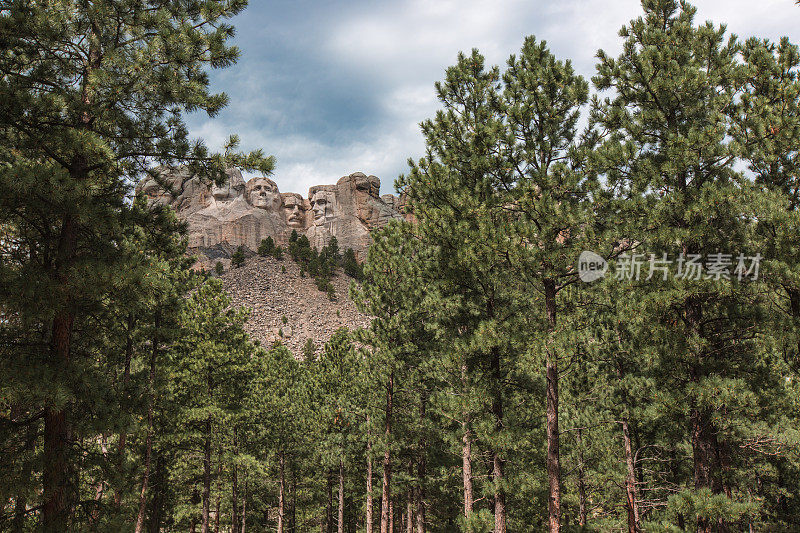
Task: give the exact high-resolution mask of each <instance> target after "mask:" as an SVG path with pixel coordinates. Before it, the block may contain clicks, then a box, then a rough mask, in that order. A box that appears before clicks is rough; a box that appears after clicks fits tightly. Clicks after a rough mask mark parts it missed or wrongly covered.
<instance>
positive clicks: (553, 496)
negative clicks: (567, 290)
mask: <svg viewBox="0 0 800 533" xmlns="http://www.w3.org/2000/svg"><path fill="white" fill-rule="evenodd" d="M544 298H545V311H546V313H547V323H548V330H549V332H550V333H552V332H554V331H555V328H556V286H555V282H554V281H553V280H545V281H544ZM546 376H547V481H548V485H549V489H550V500H549V505H548V526H549V528H548V530H549V531H550V533H559V532H560V531H561V460H560V457H559V439H560V435H559V429H558V356H557V355H556V354H554V353H552V352H551V349H550V347H549V346H548V347H547V362H546Z"/></svg>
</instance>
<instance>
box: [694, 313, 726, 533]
mask: <svg viewBox="0 0 800 533" xmlns="http://www.w3.org/2000/svg"><path fill="white" fill-rule="evenodd" d="M685 316H686V323H687V325H688V326H689V329H690V330H691V331H692V332H694V333H696V334H698V335H700V334H701V331H700V323H701V320H702V308H701V305H700V303H699V302H697V301H695V300H694V299H690V300H689V301H687V303H686V315H685ZM702 367H703V354H702V353H698V354H695V360H694V364H693V366H692V368H691V370H690V379H691V381H692V383H694V384H698V383H700V381H701V379H702V377H703V368H702ZM690 419H691V428H692V458H693V465H694V488H695V490H700V489H704V488H707V489H710V490H711V492H712V493H714V494H717V493H720V492H722V486H721V483H720V482H719V478H718V476H717V473H718V468H717V467H718V465H717V464H716V458H717V456H718V454H717V442H716V436H715V433H716V428H715V427H714V423H713V421H712V419H711V413H710V412H709V411H708V409H706V408H705V407H703V406H699V405H698V403H697V399H696V398H692V399H691V400H690ZM713 530H714V524H712V522H711V520H710V519H709V518H708V517H706V516H698V517H697V531H698V533H711V532H712V531H713Z"/></svg>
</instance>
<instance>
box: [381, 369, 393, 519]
mask: <svg viewBox="0 0 800 533" xmlns="http://www.w3.org/2000/svg"><path fill="white" fill-rule="evenodd" d="M393 399H394V371H392V373H391V374H390V375H389V381H388V382H387V384H386V423H385V430H384V431H385V436H386V443H385V446H386V449H385V451H384V452H383V480H382V490H381V533H390V532H391V531H393V530H392V529H390V528H391V524H390V522H391V519H392V516H391V509H390V507H391V503H392V502H391V498H392V494H391V482H392V455H391V442H390V441H391V436H392V400H393Z"/></svg>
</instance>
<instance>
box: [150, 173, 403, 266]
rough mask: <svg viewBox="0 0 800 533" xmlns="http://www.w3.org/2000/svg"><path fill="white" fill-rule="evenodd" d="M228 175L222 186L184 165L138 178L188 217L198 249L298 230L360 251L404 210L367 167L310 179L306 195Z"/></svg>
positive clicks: (250, 244) (283, 239)
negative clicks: (316, 181) (332, 178)
mask: <svg viewBox="0 0 800 533" xmlns="http://www.w3.org/2000/svg"><path fill="white" fill-rule="evenodd" d="M227 176H228V179H227V180H226V181H225V183H224V184H222V185H221V186H217V185H215V184H207V183H205V182H203V181H201V180H200V179H199V178H197V177H196V176H192V175H191V174H190V173H189V172H188V171H187V170H186V169H177V170H173V171H171V172H166V171H165V172H164V174H163V175H162V180H161V181H162V183H164V184H165V185H167V188H164V187H162V186H161V185H160V184H159V183H158V181H157V180H155V179H152V178H148V179H144V180H142V181H140V182H139V183H138V184H137V186H136V192H137V194H143V195H145V196H146V197H147V198H148V200H149V201H150V202H152V203H156V204H159V205H166V204H169V205H171V206H172V207H173V208H174V209H175V211H176V212H177V213H178V216H179V217H181V218H182V219H183V220H185V221H186V222H187V224H188V228H189V235H188V237H189V247H190V248H193V249H200V250H202V249H208V248H212V247H215V246H217V245H225V244H227V245H230V246H231V247H234V248H235V247H237V246H240V245H243V246H245V247H247V248H249V249H250V250H253V251H255V250H257V249H258V245H259V244H260V243H261V240H262V239H266V238H267V237H272V239H273V240H274V241H275V243H276V244H278V245H286V244H287V243H288V241H289V237H290V235H291V233H292V231H297V232H298V233H300V234H305V235H306V236H307V237H308V239H309V242H310V243H311V245H312V246H315V247H317V248H321V247H322V246H325V245H326V244H327V243H328V242H329V241H330V239H331V237H336V239H337V241H338V243H339V247H340V248H342V249H347V248H352V249H353V250H354V251H355V252H356V255H357V257H359V259H363V258H364V257H365V255H366V250H367V247H368V246H369V243H370V235H369V234H370V232H371V231H373V230H375V229H377V228H380V227H383V226H385V225H386V224H387V223H388V222H389V221H390V220H391V219H399V218H402V217H403V215H402V214H401V212H402V205H403V201H402V198H398V197H396V196H394V195H391V194H386V195H383V196H380V195H379V191H380V180H379V179H378V178H377V177H375V176H367V175H366V174H364V173H362V172H356V173H353V174H350V175H349V176H344V177H342V178H340V179H339V181H338V182H337V183H336V185H316V186H314V187H311V188H310V189H309V191H308V198H304V197H303V196H302V195H300V194H298V193H292V192H290V193H281V192H280V191H279V189H278V185H277V184H276V183H275V182H274V181H272V180H271V179H269V178H265V177H258V178H252V179H250V180H249V181H247V182H245V181H244V178H243V177H242V173H241V172H240V171H239V170H236V169H230V170H228V171H227Z"/></svg>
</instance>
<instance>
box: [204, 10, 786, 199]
mask: <svg viewBox="0 0 800 533" xmlns="http://www.w3.org/2000/svg"><path fill="white" fill-rule="evenodd" d="M695 4H696V5H697V7H698V15H697V22H698V23H702V22H704V21H705V20H707V19H711V20H713V21H714V22H715V23H717V24H719V23H721V22H727V23H728V24H727V25H728V30H729V31H730V32H733V33H736V34H738V35H739V36H740V37H741V38H746V37H749V36H751V35H758V36H761V37H768V38H770V39H773V40H776V39H778V38H779V37H780V36H782V35H784V34H786V35H789V37H790V38H792V40H794V41H797V40H798V39H797V37H798V36H797V34H796V31H795V27H796V26H797V22H798V20H800V6H797V5H796V4H795V3H794V0H760V1H759V2H753V1H752V0H726V1H722V0H698V1H697V2H696V3H695ZM252 9H253V11H252V15H250V14H248V15H246V16H255V15H256V14H258V16H263V17H270V18H271V19H270V22H272V23H274V24H278V25H280V23H281V21H280V20H275V19H274V17H275V16H276V13H274V12H272V11H271V10H264V9H255V7H253V8H252ZM298 9H300V8H299V7H298ZM321 9H323V8H321ZM640 14H641V7H640V4H639V2H638V1H637V0H613V1H612V0H563V1H559V2H545V1H542V0H539V1H535V2H531V1H526V0H495V1H485V0H461V1H459V0H440V1H438V2H431V1H430V0H404V1H399V2H393V3H390V4H388V5H387V3H383V2H381V3H378V2H369V3H367V2H364V3H360V4H359V5H356V6H354V5H351V4H348V5H347V8H344V7H342V9H340V10H339V11H336V9H335V8H334V9H333V10H332V11H331V12H330V13H328V15H330V16H327V17H326V16H322V15H320V17H319V19H320V20H321V21H322V22H315V24H317V26H318V28H317V29H318V30H319V31H317V32H312V31H309V28H308V27H307V26H303V28H295V29H297V30H298V32H301V33H302V34H300V33H293V32H292V28H291V27H281V31H283V32H284V33H285V34H288V35H292V34H293V35H294V38H295V39H302V40H303V41H295V43H294V45H296V44H297V43H298V42H302V43H303V46H302V47H300V48H302V49H303V50H305V51H306V52H305V53H307V54H313V56H312V55H309V56H308V57H307V61H305V62H302V61H303V57H300V56H297V55H290V56H288V58H287V61H294V63H287V64H280V63H276V62H279V61H280V60H281V58H280V57H276V58H271V59H270V61H271V63H270V64H269V65H270V67H269V68H270V69H271V70H270V71H269V72H265V71H264V70H266V66H265V64H264V63H257V64H258V65H259V66H260V67H261V69H260V70H252V69H246V68H239V67H238V66H237V68H236V70H235V72H234V69H232V70H231V71H229V72H231V75H229V76H228V75H226V76H225V78H224V80H223V81H224V82H225V84H226V85H227V86H228V87H227V90H228V92H230V93H231V96H232V97H234V98H236V99H237V100H240V101H241V103H239V104H237V105H236V106H235V109H236V111H235V113H233V114H232V115H231V114H229V115H225V114H223V117H227V118H226V119H225V120H227V121H228V124H225V121H223V119H222V118H219V119H215V120H204V121H199V122H197V123H194V125H196V126H197V127H196V128H193V133H195V134H199V135H201V136H203V137H205V138H206V139H207V141H208V142H209V144H210V145H211V146H214V147H219V146H221V144H222V142H223V140H224V139H225V138H227V135H228V131H236V133H239V134H240V136H241V138H242V141H243V148H245V149H251V148H255V147H262V148H264V150H265V151H266V152H267V153H271V154H275V155H276V157H277V158H278V167H277V171H276V175H275V179H276V181H277V182H278V184H279V186H280V187H281V190H283V191H296V192H301V193H306V192H307V190H308V187H309V186H311V185H317V184H320V183H332V182H335V180H336V179H338V178H339V177H340V176H342V175H345V174H349V173H351V172H355V171H357V170H361V171H363V172H367V173H371V174H375V175H377V176H378V177H380V178H381V180H382V185H383V186H382V192H384V193H385V192H391V190H392V188H393V187H392V183H393V181H394V179H395V178H396V177H397V174H398V173H400V172H404V171H405V170H406V164H405V162H406V160H407V158H408V157H409V156H412V157H418V156H419V155H420V154H421V153H422V150H423V140H422V136H421V133H420V132H419V127H418V124H419V122H421V121H422V120H424V119H426V118H428V117H430V116H432V115H433V113H434V112H435V110H436V108H437V107H438V102H437V100H436V97H435V94H434V88H433V84H434V82H435V81H437V80H439V79H441V78H442V76H443V73H444V70H445V68H447V66H449V65H451V64H453V63H454V61H455V58H456V54H457V52H459V51H467V52H468V51H469V50H470V49H472V48H478V49H479V50H480V51H481V52H482V53H483V54H484V55H485V56H486V58H487V62H488V63H489V64H500V65H501V66H502V64H503V63H504V62H505V60H506V59H507V57H508V55H509V54H511V53H515V52H516V51H517V50H518V49H519V47H520V45H521V44H522V40H523V38H524V37H525V36H526V35H530V34H533V35H536V37H537V38H538V39H540V40H546V41H547V42H548V44H549V46H550V48H551V49H552V51H553V52H554V53H555V54H556V56H557V57H559V58H561V59H572V61H573V64H574V65H575V67H576V70H577V71H578V72H579V73H581V74H583V75H584V76H587V77H591V76H592V75H593V74H594V65H595V54H596V52H597V50H598V49H600V48H602V49H604V50H605V51H606V52H608V53H609V54H612V55H616V54H618V53H619V50H620V48H621V39H620V37H619V36H618V35H617V32H618V30H619V29H620V27H622V26H623V25H624V24H626V23H627V22H628V21H629V20H631V19H633V18H636V17H638V16H640ZM295 15H296V13H295ZM265 20H266V19H265ZM287 20H292V18H291V17H287ZM251 23H252V22H251ZM265 24H266V22H265ZM304 24H308V19H305V22H304ZM793 33H794V35H793ZM297 48H298V47H297V46H294V47H293V48H292V50H293V53H297ZM269 53H270V52H269V50H264V51H262V50H257V51H253V50H248V49H245V50H244V54H245V57H248V55H251V56H252V55H256V54H261V55H266V56H269ZM320 58H321V59H320ZM311 64H313V65H315V67H316V68H318V66H319V65H326V68H328V69H329V70H328V71H326V72H324V73H320V74H319V75H323V74H324V75H325V76H327V78H326V81H327V80H328V79H330V80H332V81H333V82H334V84H336V83H338V85H339V86H340V87H344V88H345V89H344V90H345V91H347V90H348V89H347V88H349V87H353V88H354V89H353V98H354V101H355V102H356V103H355V104H354V105H355V106H356V107H355V109H357V110H359V111H361V110H363V111H364V112H367V111H368V112H369V113H374V114H375V116H374V117H367V119H366V120H365V121H364V123H363V124H359V125H356V126H355V129H353V128H354V126H353V125H352V124H350V125H348V126H347V129H346V128H345V126H343V125H340V124H330V125H326V126H325V127H324V128H320V129H322V130H326V131H316V129H314V130H313V131H311V130H312V128H313V126H312V127H307V128H306V130H299V129H298V127H297V118H298V117H303V116H306V117H311V116H323V115H324V116H328V115H335V113H322V111H324V110H321V109H319V108H314V106H315V105H316V106H318V105H328V100H326V99H325V98H316V99H312V100H313V101H307V100H306V99H304V98H302V97H300V96H298V94H296V93H290V92H289V89H283V90H284V92H285V94H283V93H281V94H270V93H269V91H268V90H267V89H265V87H273V88H274V87H275V85H274V84H273V85H268V84H266V83H265V81H275V80H276V79H278V80H280V81H282V82H283V83H281V84H280V86H281V87H292V86H294V87H297V86H298V85H299V84H303V83H304V81H305V80H308V77H307V76H309V75H311V76H317V73H315V72H312V73H311V74H309V72H308V69H311V68H315V67H310V66H309V65H311ZM242 67H244V65H242ZM273 67H274V68H273ZM301 75H305V76H306V77H302V76H301ZM292 76H296V77H297V79H296V80H295V81H292V79H291V78H292ZM315 79H317V78H315ZM318 85H319V89H316V88H315V89H314V90H320V91H323V90H326V87H325V84H324V83H319V84H318ZM363 87H368V89H367V90H365V89H363ZM358 90H361V91H362V92H358ZM345 94H346V93H345ZM361 99H364V101H363V102H362V101H361ZM367 100H369V101H367ZM359 102H361V104H362V105H361V107H359ZM232 107H234V106H232ZM327 111H330V110H327ZM334 111H336V110H334ZM341 112H342V113H344V112H345V111H341ZM233 123H235V128H231V127H230V126H229V124H233ZM331 131H332V132H333V133H331ZM340 131H341V132H342V133H341V134H339V133H338V132H340ZM345 132H346V133H345Z"/></svg>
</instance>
